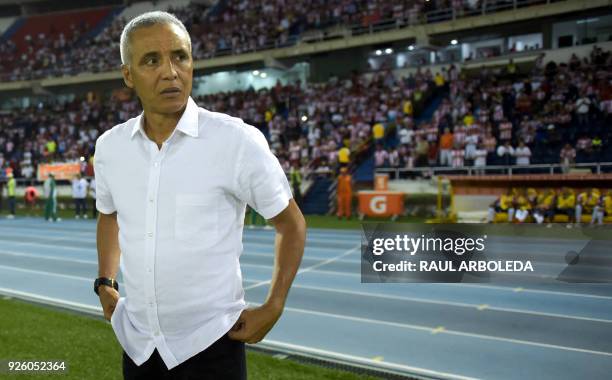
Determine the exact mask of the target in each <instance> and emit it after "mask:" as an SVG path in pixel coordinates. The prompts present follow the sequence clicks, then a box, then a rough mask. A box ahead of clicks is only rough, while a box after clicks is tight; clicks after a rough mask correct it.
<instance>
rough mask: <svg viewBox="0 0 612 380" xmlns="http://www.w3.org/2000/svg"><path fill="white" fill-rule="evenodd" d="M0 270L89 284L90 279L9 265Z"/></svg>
mask: <svg viewBox="0 0 612 380" xmlns="http://www.w3.org/2000/svg"><path fill="white" fill-rule="evenodd" d="M0 269H5V270H12V271H16V272H23V273H31V274H38V275H43V276H53V277H60V278H65V279H68V280H76V281H87V282H91V278H85V277H80V276H72V275H69V274H61V273H53V272H45V271H42V270H35V269H25V268H19V267H13V266H10V265H0ZM119 285H121V284H119Z"/></svg>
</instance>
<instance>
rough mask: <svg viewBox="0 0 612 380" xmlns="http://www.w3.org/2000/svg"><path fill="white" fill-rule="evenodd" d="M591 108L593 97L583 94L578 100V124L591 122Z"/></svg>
mask: <svg viewBox="0 0 612 380" xmlns="http://www.w3.org/2000/svg"><path fill="white" fill-rule="evenodd" d="M590 108H591V99H589V98H588V97H587V96H585V95H582V96H581V97H580V98H578V100H576V116H577V118H578V124H580V125H586V124H587V123H588V122H589V110H590Z"/></svg>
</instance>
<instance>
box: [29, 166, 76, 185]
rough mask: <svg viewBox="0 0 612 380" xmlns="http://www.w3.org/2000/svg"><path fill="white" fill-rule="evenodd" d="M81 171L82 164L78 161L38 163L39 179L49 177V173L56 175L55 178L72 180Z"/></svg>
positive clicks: (42, 179)
mask: <svg viewBox="0 0 612 380" xmlns="http://www.w3.org/2000/svg"><path fill="white" fill-rule="evenodd" d="M80 172H81V165H80V164H79V163H78V162H71V163H59V164H40V165H38V176H37V177H38V180H39V181H44V180H46V179H47V178H49V173H53V174H54V175H55V179H57V180H61V179H67V180H71V179H72V178H74V176H75V175H77V174H79V173H80Z"/></svg>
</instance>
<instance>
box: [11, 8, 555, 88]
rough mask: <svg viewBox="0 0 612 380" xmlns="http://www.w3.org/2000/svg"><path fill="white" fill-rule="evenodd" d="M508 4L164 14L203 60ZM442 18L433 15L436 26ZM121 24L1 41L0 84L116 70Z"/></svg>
mask: <svg viewBox="0 0 612 380" xmlns="http://www.w3.org/2000/svg"><path fill="white" fill-rule="evenodd" d="M542 2H545V1H542ZM511 3H512V2H511V1H507V0H465V1H464V0H429V1H427V0H401V1H393V2H390V1H384V0H377V1H365V0H348V1H347V0H325V1H323V0H316V1H307V0H299V1H284V0H279V1H275V2H270V1H262V0H251V1H244V0H226V1H219V2H218V3H216V4H215V5H213V6H212V7H207V5H205V4H201V3H190V4H189V5H188V6H186V7H172V8H170V9H169V11H170V12H173V13H174V14H176V15H177V17H179V18H180V19H181V20H182V21H183V22H184V23H185V25H186V27H187V29H188V30H189V32H190V35H191V37H192V44H193V56H194V59H205V58H209V57H212V56H217V55H224V54H241V53H246V52H251V51H256V50H263V49H268V48H273V47H281V46H288V45H292V44H294V43H295V42H296V41H297V40H298V38H299V36H301V35H303V34H304V33H305V32H308V31H312V30H321V29H325V28H328V27H331V26H337V25H345V26H351V25H360V26H364V27H367V26H369V25H373V24H376V23H379V22H382V21H390V22H391V23H394V22H395V23H398V24H402V25H407V24H414V23H416V22H417V21H427V20H424V17H425V14H427V13H428V12H432V11H436V10H448V11H449V12H450V13H449V14H448V15H452V14H453V13H454V14H455V15H456V16H461V15H463V14H472V13H474V11H476V10H480V9H483V7H484V8H486V9H492V7H495V6H503V5H509V4H510V5H511ZM449 17H450V16H449ZM444 19H445V18H444V17H441V18H440V17H438V18H437V19H436V21H441V20H444ZM429 21H432V20H429ZM125 23H126V20H125V19H124V18H123V17H116V18H115V19H113V20H112V21H111V22H110V24H109V25H108V26H106V27H104V28H103V29H102V31H101V32H100V33H98V34H97V35H95V36H93V37H90V36H89V34H88V32H91V31H92V30H93V28H94V27H95V25H89V24H87V23H73V24H71V25H69V26H68V28H67V29H66V31H65V33H64V32H62V31H58V30H56V27H50V29H49V31H48V32H46V33H37V34H35V35H32V34H26V35H25V36H24V37H23V38H24V41H23V42H24V49H19V48H18V46H21V44H20V43H19V42H21V41H13V40H11V39H8V40H1V41H0V53H2V54H1V56H0V78H2V79H3V80H9V81H14V80H28V79H40V78H46V77H54V76H64V75H76V74H78V73H81V72H103V71H110V70H116V69H118V67H119V65H120V64H121V60H120V57H119V46H118V44H119V36H120V34H121V30H122V28H123V26H124V25H125Z"/></svg>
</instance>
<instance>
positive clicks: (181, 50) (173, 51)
mask: <svg viewBox="0 0 612 380" xmlns="http://www.w3.org/2000/svg"><path fill="white" fill-rule="evenodd" d="M172 54H187V50H185V49H176V50H172Z"/></svg>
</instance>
